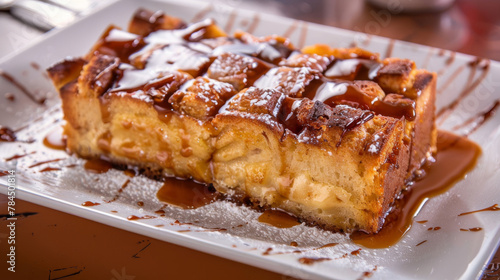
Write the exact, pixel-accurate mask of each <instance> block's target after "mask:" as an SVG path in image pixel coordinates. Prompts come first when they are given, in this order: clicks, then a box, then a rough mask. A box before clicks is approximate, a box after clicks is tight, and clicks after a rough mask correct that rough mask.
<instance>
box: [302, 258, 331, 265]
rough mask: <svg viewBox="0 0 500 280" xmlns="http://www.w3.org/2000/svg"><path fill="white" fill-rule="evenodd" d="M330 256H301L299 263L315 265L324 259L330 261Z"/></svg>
mask: <svg viewBox="0 0 500 280" xmlns="http://www.w3.org/2000/svg"><path fill="white" fill-rule="evenodd" d="M330 260H331V259H330V258H307V257H304V258H300V259H299V263H301V264H305V265H313V264H315V263H317V262H324V261H330Z"/></svg>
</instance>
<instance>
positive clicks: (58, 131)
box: [43, 126, 66, 151]
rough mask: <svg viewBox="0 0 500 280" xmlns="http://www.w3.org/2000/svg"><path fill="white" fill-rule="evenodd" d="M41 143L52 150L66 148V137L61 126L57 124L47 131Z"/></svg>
mask: <svg viewBox="0 0 500 280" xmlns="http://www.w3.org/2000/svg"><path fill="white" fill-rule="evenodd" d="M43 145H44V146H45V147H47V148H50V149H54V150H62V151H64V150H66V139H65V136H64V135H63V128H62V127H61V126H58V127H57V128H55V129H54V130H52V131H51V132H49V134H47V136H45V138H43Z"/></svg>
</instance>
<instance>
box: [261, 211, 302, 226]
mask: <svg viewBox="0 0 500 280" xmlns="http://www.w3.org/2000/svg"><path fill="white" fill-rule="evenodd" d="M259 222H261V223H265V224H268V225H271V226H274V227H277V228H291V227H294V226H297V225H300V222H299V221H298V219H297V217H295V216H292V215H290V214H288V213H286V212H285V211H282V210H277V209H268V210H266V211H264V213H262V214H261V215H260V216H259Z"/></svg>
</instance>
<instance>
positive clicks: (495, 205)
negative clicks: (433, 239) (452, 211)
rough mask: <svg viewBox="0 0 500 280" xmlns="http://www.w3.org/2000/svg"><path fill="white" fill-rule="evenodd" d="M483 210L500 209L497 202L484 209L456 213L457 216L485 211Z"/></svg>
mask: <svg viewBox="0 0 500 280" xmlns="http://www.w3.org/2000/svg"><path fill="white" fill-rule="evenodd" d="M485 211H500V207H498V204H493V205H491V206H490V207H487V208H484V209H479V210H475V211H470V212H464V213H460V214H458V216H465V215H470V214H475V213H479V212H485Z"/></svg>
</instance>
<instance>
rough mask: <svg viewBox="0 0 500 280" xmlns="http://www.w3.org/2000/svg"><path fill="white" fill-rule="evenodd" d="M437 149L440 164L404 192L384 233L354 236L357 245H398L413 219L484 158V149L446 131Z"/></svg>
mask: <svg viewBox="0 0 500 280" xmlns="http://www.w3.org/2000/svg"><path fill="white" fill-rule="evenodd" d="M437 149H438V152H437V155H436V162H434V163H432V164H429V165H426V166H425V167H424V171H425V176H423V177H422V178H421V179H418V180H417V181H415V182H413V184H412V185H411V186H409V188H408V190H406V191H404V192H403V194H402V198H401V199H398V200H397V201H396V202H395V205H394V210H393V211H392V212H391V213H389V215H388V216H387V217H386V219H385V224H384V226H383V227H382V229H381V230H380V231H379V232H378V233H376V234H366V233H364V232H354V233H352V234H351V235H350V238H351V240H352V241H353V242H354V243H356V244H358V245H361V246H364V247H366V248H372V249H375V248H387V247H390V246H392V245H394V244H396V243H397V242H398V241H399V240H400V239H401V238H402V237H403V236H404V234H405V233H406V232H408V230H409V229H410V228H411V224H412V222H413V218H414V217H415V216H416V215H417V214H418V211H419V209H421V208H422V206H423V205H424V204H425V202H426V201H427V200H428V199H429V198H431V197H434V196H437V195H439V194H442V193H444V192H445V191H447V190H448V189H449V188H450V187H451V186H453V185H454V184H455V183H456V182H458V181H460V180H462V179H463V178H464V177H465V175H466V174H467V172H469V171H470V170H472V168H473V167H474V166H475V165H476V162H477V159H478V157H479V155H480V154H481V148H480V147H479V146H478V145H477V144H475V143H474V142H472V141H470V140H469V139H467V138H465V137H461V136H457V135H454V134H452V133H449V132H444V131H439V133H438V141H437Z"/></svg>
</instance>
